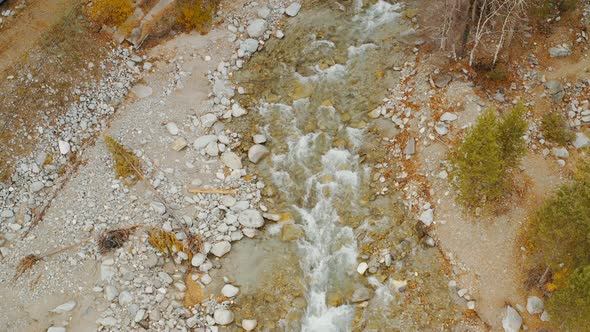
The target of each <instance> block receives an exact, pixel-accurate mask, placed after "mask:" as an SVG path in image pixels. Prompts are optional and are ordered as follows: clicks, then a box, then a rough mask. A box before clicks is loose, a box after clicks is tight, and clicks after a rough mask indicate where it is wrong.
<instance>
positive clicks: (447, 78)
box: [433, 74, 453, 89]
mask: <svg viewBox="0 0 590 332" xmlns="http://www.w3.org/2000/svg"><path fill="white" fill-rule="evenodd" d="M433 80H434V85H436V87H437V88H439V89H442V88H444V87H446V86H447V85H449V83H451V81H452V80H453V76H451V75H449V74H441V75H438V76H436V77H434V79H433Z"/></svg>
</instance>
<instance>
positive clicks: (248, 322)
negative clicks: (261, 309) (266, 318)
mask: <svg viewBox="0 0 590 332" xmlns="http://www.w3.org/2000/svg"><path fill="white" fill-rule="evenodd" d="M256 325H258V322H257V321H256V320H255V319H242V328H243V329H244V330H246V331H253V330H254V329H255V328H256Z"/></svg>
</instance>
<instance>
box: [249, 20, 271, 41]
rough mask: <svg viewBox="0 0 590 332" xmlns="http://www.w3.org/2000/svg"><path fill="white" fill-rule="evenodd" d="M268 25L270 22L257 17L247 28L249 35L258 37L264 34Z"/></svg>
mask: <svg viewBox="0 0 590 332" xmlns="http://www.w3.org/2000/svg"><path fill="white" fill-rule="evenodd" d="M267 27H268V24H267V23H266V21H265V20H263V19H260V18H257V19H255V20H253V21H252V22H250V24H249V25H248V28H246V32H247V33H248V36H250V37H252V38H258V37H260V36H262V35H263V34H264V32H265V31H266V28H267Z"/></svg>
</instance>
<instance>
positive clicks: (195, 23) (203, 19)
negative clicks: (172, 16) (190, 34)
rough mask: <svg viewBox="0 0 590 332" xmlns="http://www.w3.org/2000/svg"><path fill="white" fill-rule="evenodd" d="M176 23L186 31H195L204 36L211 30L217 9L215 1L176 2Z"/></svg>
mask: <svg viewBox="0 0 590 332" xmlns="http://www.w3.org/2000/svg"><path fill="white" fill-rule="evenodd" d="M177 8H178V18H177V21H178V23H179V24H180V25H182V26H183V27H184V28H185V29H187V30H194V29H196V30H197V31H199V32H200V33H201V34H206V33H207V32H209V29H210V28H211V24H212V22H213V15H214V14H215V10H216V8H217V1H216V0H180V1H178V2H177Z"/></svg>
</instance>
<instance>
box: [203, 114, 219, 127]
mask: <svg viewBox="0 0 590 332" xmlns="http://www.w3.org/2000/svg"><path fill="white" fill-rule="evenodd" d="M199 120H200V121H201V124H202V125H203V127H205V128H211V127H212V126H213V125H214V124H215V122H217V116H215V114H212V113H207V114H205V115H203V116H201V117H200V118H199Z"/></svg>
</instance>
